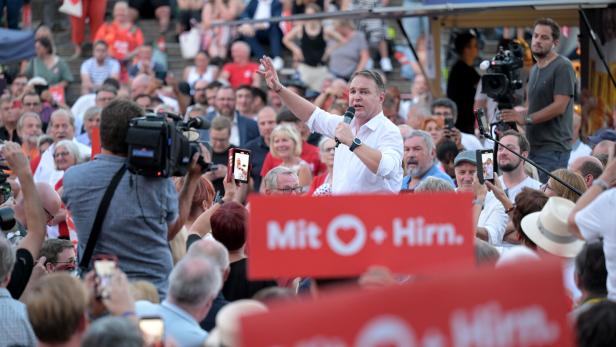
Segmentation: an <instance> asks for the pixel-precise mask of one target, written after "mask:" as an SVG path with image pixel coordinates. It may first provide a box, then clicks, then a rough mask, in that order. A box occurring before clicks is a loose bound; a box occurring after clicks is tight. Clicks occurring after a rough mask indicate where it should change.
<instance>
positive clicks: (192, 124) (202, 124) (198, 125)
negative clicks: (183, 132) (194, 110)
mask: <svg viewBox="0 0 616 347" xmlns="http://www.w3.org/2000/svg"><path fill="white" fill-rule="evenodd" d="M186 126H187V127H189V128H195V129H205V130H207V129H209V128H210V122H208V121H206V120H205V119H203V118H201V117H195V118H191V119H189V120H188V121H187V122H186Z"/></svg>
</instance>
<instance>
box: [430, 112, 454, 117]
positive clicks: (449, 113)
mask: <svg viewBox="0 0 616 347" xmlns="http://www.w3.org/2000/svg"><path fill="white" fill-rule="evenodd" d="M433 115H435V116H443V117H447V116H452V113H451V112H434V113H433Z"/></svg>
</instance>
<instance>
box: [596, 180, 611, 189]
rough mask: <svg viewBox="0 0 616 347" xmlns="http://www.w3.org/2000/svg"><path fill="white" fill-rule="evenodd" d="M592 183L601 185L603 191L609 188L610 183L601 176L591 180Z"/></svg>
mask: <svg viewBox="0 0 616 347" xmlns="http://www.w3.org/2000/svg"><path fill="white" fill-rule="evenodd" d="M592 185H593V186H599V187H601V190H603V191H605V190H608V189H610V185H609V184H607V182H605V180H603V179H601V178H597V179H596V180H594V181H592Z"/></svg>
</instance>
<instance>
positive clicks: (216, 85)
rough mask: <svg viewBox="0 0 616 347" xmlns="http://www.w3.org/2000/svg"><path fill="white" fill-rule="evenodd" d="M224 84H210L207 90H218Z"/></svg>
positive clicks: (214, 82) (215, 82)
mask: <svg viewBox="0 0 616 347" xmlns="http://www.w3.org/2000/svg"><path fill="white" fill-rule="evenodd" d="M222 86H223V84H222V83H220V82H218V81H212V82H210V84H208V85H207V86H206V87H205V89H218V88H220V87H222Z"/></svg>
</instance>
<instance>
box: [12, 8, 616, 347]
mask: <svg viewBox="0 0 616 347" xmlns="http://www.w3.org/2000/svg"><path fill="white" fill-rule="evenodd" d="M100 3H105V1H100V2H99V1H94V0H90V1H83V4H84V9H87V10H86V12H85V13H87V15H86V14H84V16H89V18H90V20H89V24H90V26H91V32H92V33H95V34H94V36H93V39H92V41H93V46H92V47H93V48H92V57H89V58H88V59H87V60H85V61H84V62H83V64H82V66H81V71H80V74H81V93H82V95H81V96H80V97H79V99H77V101H76V102H75V103H73V104H72V105H71V107H70V108H69V106H68V105H66V103H65V101H64V100H63V99H62V98H58V97H57V95H56V94H52V93H54V90H57V89H56V88H60V89H62V88H64V87H66V86H67V85H68V84H69V83H72V82H73V76H72V75H71V73H70V70H69V69H68V67H67V65H66V62H65V61H64V60H63V59H62V58H61V57H59V56H57V55H56V54H55V53H54V51H55V49H54V46H55V44H54V40H53V35H52V34H51V31H49V30H45V29H42V30H41V29H39V30H38V31H37V39H36V43H35V49H36V53H37V56H36V57H35V58H34V59H32V60H31V61H29V62H26V63H24V64H22V65H23V71H22V72H21V73H19V74H17V75H15V76H14V77H13V78H12V79H11V81H10V83H9V85H8V86H7V88H6V90H5V92H4V94H3V95H2V96H1V97H0V114H1V116H0V120H1V121H2V126H1V127H0V139H2V140H4V141H6V142H5V143H4V144H3V146H2V147H1V148H0V154H1V155H2V158H3V161H4V165H6V167H7V168H8V170H10V171H7V172H8V173H7V176H8V179H7V180H6V183H2V184H0V193H1V194H2V202H3V206H2V207H3V208H2V209H0V212H2V211H5V212H2V213H0V219H2V221H4V219H5V218H4V216H5V215H6V213H7V211H10V212H9V214H10V215H14V219H15V220H16V223H15V226H8V227H7V228H6V230H4V232H3V233H2V236H0V299H1V300H0V319H1V320H2V323H3V324H1V325H0V346H35V345H41V346H42V345H65V346H80V345H81V346H112V345H116V344H118V343H119V341H121V342H122V345H126V346H143V345H147V346H156V345H161V343H164V345H168V346H204V345H205V346H221V345H225V346H236V345H237V344H238V336H239V335H238V334H239V332H238V331H239V324H240V323H239V322H240V319H241V317H243V316H245V315H249V314H253V313H259V312H267V311H268V307H270V305H272V304H275V303H280V302H292V301H295V300H298V298H300V297H310V296H312V297H318V296H319V295H320V294H319V293H320V292H321V290H323V289H324V287H328V286H330V285H331V284H336V283H345V284H347V285H348V284H351V283H354V284H355V285H356V286H358V287H362V286H366V284H367V283H368V284H369V286H371V287H372V286H375V285H376V286H393V285H402V284H403V283H402V282H401V281H400V278H401V277H403V276H397V275H395V274H392V273H390V272H389V271H388V270H387V269H383V268H371V269H367V271H366V272H365V273H363V274H358V276H357V278H353V279H348V278H347V279H340V280H338V279H328V280H323V279H319V278H317V279H310V278H287V279H271V280H261V281H254V280H249V279H248V276H247V266H248V265H247V262H248V261H249V259H250V252H249V250H248V249H247V248H246V246H247V244H246V241H247V233H248V232H250V231H249V230H248V229H247V225H248V218H249V214H250V204H249V201H250V196H251V195H253V194H262V195H289V196H323V195H340V194H357V193H364V194H370V193H378V194H417V193H430V192H452V193H455V192H461V193H467V194H470V195H472V196H473V203H472V211H473V215H472V218H473V227H474V229H475V236H476V238H475V245H474V246H475V251H476V252H475V253H476V258H477V264H478V266H492V267H499V268H500V267H501V266H502V271H506V267H505V266H503V264H507V263H511V262H516V261H539V260H541V259H547V258H556V259H560V260H561V261H562V263H563V273H564V279H565V281H564V286H565V288H566V290H567V293H568V294H569V297H570V299H571V322H572V326H574V327H575V330H576V332H577V335H576V336H577V342H578V344H579V345H580V346H608V345H613V344H616V335H615V333H614V331H613V329H610V327H613V326H614V324H616V314H615V313H616V304H614V303H613V300H616V254H615V253H614V252H615V251H614V250H615V249H616V248H615V246H616V245H615V242H616V224H615V223H614V219H613V218H609V217H606V216H609V215H610V211H612V210H613V207H614V204H615V202H616V189H615V187H616V160H614V157H615V155H616V130H615V129H616V109H615V110H614V112H613V114H612V118H611V119H609V120H608V121H607V122H606V123H605V124H604V127H603V128H602V129H600V130H599V131H597V132H596V133H595V134H592V136H589V137H588V136H586V134H582V132H581V128H582V124H583V122H584V119H582V118H581V116H580V112H578V111H577V110H578V108H577V107H576V105H575V103H576V100H575V95H576V91H575V88H576V83H575V80H576V76H575V72H574V70H573V68H572V66H571V63H570V62H569V60H568V59H566V58H565V57H563V56H560V55H559V54H558V53H556V50H555V47H557V46H558V44H559V39H560V36H559V35H560V27H559V26H558V24H557V23H556V22H555V21H553V20H552V19H549V18H544V19H539V20H537V21H536V22H535V25H534V26H533V27H532V31H533V36H532V41H531V42H530V45H529V49H530V51H531V52H532V56H533V57H534V58H535V60H536V63H535V64H534V65H532V67H531V68H530V70H529V78H528V82H527V85H528V92H527V93H525V95H526V96H525V97H523V98H522V100H518V104H517V105H515V107H514V108H512V109H501V110H498V113H499V115H498V116H490V124H491V129H486V131H487V132H489V133H490V132H492V133H494V135H495V136H496V137H497V138H498V142H499V144H498V145H496V146H495V143H494V142H493V141H491V140H489V139H487V138H484V137H482V136H479V133H480V132H479V130H478V126H479V125H478V124H477V123H476V122H475V118H474V115H473V108H476V107H486V105H487V104H490V102H493V100H491V99H490V98H489V97H487V96H486V95H485V94H482V91H481V90H480V89H479V90H477V88H478V86H480V85H481V82H480V80H481V76H480V75H479V74H477V73H476V72H475V69H474V68H473V61H474V60H475V58H476V55H477V38H476V37H475V36H473V35H472V33H464V34H461V35H459V37H458V38H457V39H456V43H455V51H456V52H457V54H458V56H459V60H458V61H457V62H456V63H455V65H454V67H453V68H452V72H451V74H450V80H449V83H448V87H447V95H448V97H441V98H432V97H431V94H430V88H429V86H428V85H427V81H426V79H425V78H424V76H422V75H417V76H415V78H414V80H413V85H412V88H411V90H410V91H409V92H410V95H411V98H410V99H408V100H403V99H402V98H401V91H400V90H399V89H398V88H396V87H393V86H388V84H387V81H386V77H387V73H389V72H390V71H391V70H392V69H391V61H390V60H389V57H388V54H387V49H386V47H384V46H383V44H382V43H383V42H384V41H383V35H384V33H383V32H382V28H383V26H382V25H381V24H380V23H375V22H374V21H369V20H367V21H359V23H354V22H352V21H348V20H340V21H335V22H334V23H324V22H320V21H315V20H309V21H305V22H301V23H297V24H295V25H290V27H289V26H285V23H283V25H280V26H278V25H274V24H267V25H264V24H254V25H244V26H241V27H239V28H237V31H236V30H231V29H230V28H228V27H220V26H215V27H212V26H211V22H212V21H213V20H219V19H233V18H253V19H263V18H268V17H269V16H279V15H281V14H283V15H284V14H285V13H287V14H291V13H308V14H310V13H317V12H320V11H322V10H325V11H332V9H334V8H336V6H339V7H338V8H342V9H345V8H362V6H371V7H374V6H380V5H383V4H379V3H377V2H373V1H368V2H366V1H361V2H357V3H355V1H350V2H342V3H341V4H335V3H333V2H332V3H330V2H329V1H325V2H324V3H321V2H320V1H316V2H307V3H304V2H292V3H289V2H282V3H281V2H279V1H278V0H272V1H256V0H251V1H249V2H248V3H247V4H242V3H239V2H238V3H236V2H235V1H234V0H229V1H222V0H220V1H219V0H216V1H213V2H205V1H198V0H196V1H195V0H193V1H188V0H187V1H178V5H179V9H180V14H181V17H180V18H181V20H180V21H179V24H178V32H181V31H183V30H190V27H191V26H192V25H195V23H197V22H199V21H200V22H201V24H200V25H201V26H202V33H203V45H204V46H203V50H202V51H200V52H199V53H197V55H196V56H195V58H194V65H191V66H187V67H186V68H185V69H184V73H183V76H181V80H180V79H179V78H178V79H176V78H175V77H173V76H172V75H171V74H169V73H168V72H167V71H166V68H165V64H164V62H162V61H160V60H157V59H158V58H157V52H159V50H160V45H159V44H158V43H154V44H149V43H144V40H143V34H142V32H141V30H140V29H139V27H138V26H137V25H136V24H135V19H136V17H135V13H136V12H135V9H143V8H145V7H148V9H149V10H151V11H152V12H153V13H152V14H153V15H155V16H156V17H157V18H158V20H159V24H160V29H161V32H165V31H167V30H168V28H169V26H170V23H169V18H170V17H169V16H170V11H169V4H168V2H166V1H151V2H149V1H130V2H129V3H126V2H123V1H118V2H116V3H115V4H114V6H113V20H112V21H111V22H109V23H103V22H102V20H99V19H96V18H94V19H93V17H96V16H98V15H100V12H101V11H104V10H103V9H101V8H102V7H101V8H98V7H96V6H99V5H100ZM94 4H97V5H96V6H94ZM270 5H271V7H270ZM103 7H104V6H103ZM88 11H89V12H88ZM139 13H141V12H139ZM84 18H85V17H84ZM377 22H378V21H377ZM71 24H72V25H73V26H74V28H75V27H78V25H81V26H82V27H81V28H82V29H83V25H84V23H83V22H79V21H77V20H72V22H71ZM286 24H290V23H286ZM73 30H74V29H73ZM81 34H83V33H81ZM73 40H74V42H75V44H76V47H79V48H76V52H75V53H76V54H77V55H81V54H83V52H82V50H81V43H83V40H84V38H83V36H80V35H79V34H78V33H75V32H74V31H73ZM264 43H267V44H268V45H269V48H270V50H271V52H270V53H269V56H268V55H267V53H265V51H264V49H263V46H262V45H263V44H264ZM283 46H285V47H287V48H288V49H289V50H290V51H291V53H292V55H293V60H294V62H295V63H296V64H297V65H296V67H297V71H298V73H299V80H297V79H292V80H282V79H281V78H279V72H280V69H281V68H282V67H283V64H284V63H283V60H282V50H283ZM371 50H372V51H373V52H372V53H377V56H379V59H380V60H378V61H379V65H380V68H381V71H382V72H384V73H385V74H382V73H380V72H378V71H376V70H374V69H368V68H367V67H368V66H369V65H370V64H369V61H370V60H372V57H373V54H372V53H370V51H371ZM227 51H228V53H229V56H227ZM159 53H160V52H159ZM270 56H271V58H270ZM225 60H227V61H228V62H227V63H224V64H222V63H220V62H221V61H225ZM327 61H329V63H327ZM375 61H377V60H375ZM373 65H376V64H373ZM473 73H475V74H477V76H475V75H474V74H473ZM350 107H352V108H353V110H354V114H353V116H352V118H350V117H347V118H350V121H348V120H347V121H343V117H341V116H342V115H343V114H344V113H345V111H347V109H348V108H350ZM147 113H155V114H157V115H158V116H159V117H167V118H169V119H168V121H172V117H175V116H174V115H179V117H180V118H181V119H183V120H185V121H188V120H191V119H193V118H200V119H201V121H202V122H204V123H207V124H209V129H196V130H195V131H194V132H196V133H198V134H199V139H198V141H197V142H198V143H199V146H200V151H199V153H196V154H195V155H194V156H193V157H192V158H191V162H190V164H188V168H187V174H186V175H185V176H184V177H172V178H167V177H160V176H145V175H140V174H138V173H135V172H133V171H131V170H129V169H127V158H128V157H130V156H134V155H146V154H147V153H144V151H141V152H139V151H137V152H135V151H133V152H131V151H130V150H129V146H128V143H127V133H128V132H129V128H130V127H131V126H132V125H131V124H132V121H133V120H134V119H135V118H138V117H142V116H144V115H145V114H147ZM173 121H177V120H173ZM505 124H506V125H505ZM231 149H233V150H236V149H246V150H249V151H250V162H249V165H246V164H247V163H245V162H243V161H242V160H240V159H238V160H239V163H240V164H241V165H240V167H241V170H242V172H241V176H242V177H243V178H247V183H239V182H237V181H235V180H234V179H233V178H232V177H230V176H229V170H228V168H227V166H228V165H229V164H230V163H233V162H234V161H233V160H232V161H231V162H230V161H229V156H228V153H229V151H230V150H231ZM483 149H495V151H494V156H493V157H492V158H490V159H488V161H487V162H489V165H490V166H489V167H486V166H485V165H484V164H483V163H482V162H478V161H477V160H478V159H477V158H478V156H477V150H483ZM136 153H137V154H136ZM527 158H528V159H531V160H532V162H527V161H526V159H527ZM198 162H205V163H207V165H200V164H198ZM478 167H479V169H483V170H480V171H483V172H493V175H494V180H485V181H483V180H479V178H478V175H477V172H478ZM298 201H299V200H298ZM298 203H299V202H298ZM443 213H446V211H443ZM4 228H5V227H4V225H3V229H4ZM405 278H406V279H408V276H406V277H405ZM405 281H406V280H405ZM347 288H349V287H347ZM156 319H158V321H157V322H153V321H152V320H156ZM157 324H159V325H157ZM161 336H164V341H162V342H160V341H158V342H157V341H155V340H156V339H157V338H160V337H161ZM244 344H245V345H250V343H249V341H248V342H246V341H244Z"/></svg>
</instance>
